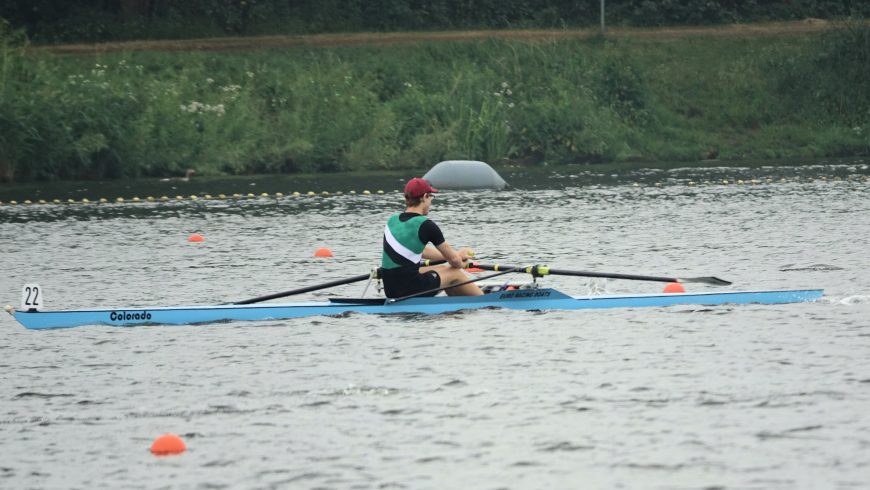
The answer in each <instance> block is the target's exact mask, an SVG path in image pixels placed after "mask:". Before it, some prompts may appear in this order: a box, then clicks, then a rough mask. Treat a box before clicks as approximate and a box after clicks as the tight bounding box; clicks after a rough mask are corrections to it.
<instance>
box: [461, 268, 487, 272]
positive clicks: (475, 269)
mask: <svg viewBox="0 0 870 490" xmlns="http://www.w3.org/2000/svg"><path fill="white" fill-rule="evenodd" d="M465 271H466V272H483V269H481V268H480V267H469V268H467V269H465Z"/></svg>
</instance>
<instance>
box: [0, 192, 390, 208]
mask: <svg viewBox="0 0 870 490" xmlns="http://www.w3.org/2000/svg"><path fill="white" fill-rule="evenodd" d="M395 192H401V191H399V190H396V191H395ZM383 194H386V193H385V192H384V191H383V190H378V191H374V192H373V191H369V190H364V191H361V192H356V191H350V192H347V193H344V192H342V191H337V192H329V191H321V192H313V191H309V192H307V193H301V192H293V193H290V194H287V195H285V194H284V193H283V192H275V193H273V194H269V193H268V192H261V193H259V194H254V193H252V192H249V193H246V194H241V193H235V194H217V195H211V194H198V195H197V194H191V195H188V196H182V195H176V196H159V197H155V196H147V197H144V198H140V197H138V196H133V197H116V198H115V199H114V200H110V199H106V198H105V197H101V198H100V199H95V200H90V199H88V198H82V199H81V200H75V199H51V200H48V199H37V200H31V199H27V200H24V201H20V202H19V201H15V200H12V201H5V202H4V201H0V205H7V206H14V205H22V204H109V203H117V204H137V203H166V202H178V201H232V200H252V199H281V198H284V197H332V196H344V195H350V196H370V195H383Z"/></svg>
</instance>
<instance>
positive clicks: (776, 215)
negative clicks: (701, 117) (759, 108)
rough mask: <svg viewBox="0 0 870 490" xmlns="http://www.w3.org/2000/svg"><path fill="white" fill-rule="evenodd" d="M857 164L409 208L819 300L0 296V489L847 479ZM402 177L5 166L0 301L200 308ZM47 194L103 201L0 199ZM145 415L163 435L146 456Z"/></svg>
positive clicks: (343, 231)
mask: <svg viewBox="0 0 870 490" xmlns="http://www.w3.org/2000/svg"><path fill="white" fill-rule="evenodd" d="M868 165H870V160H868V159H860V158H859V159H850V160H846V161H835V162H814V164H812V165H799V166H792V165H788V164H778V165H769V166H765V165H752V166H735V165H729V166H726V165H723V166H707V167H703V168H683V167H680V166H678V165H673V166H668V167H665V168H653V169H641V170H630V169H626V168H610V167H554V168H547V169H539V170H534V171H533V170H527V169H519V168H515V169H508V170H506V171H504V172H503V176H504V177H505V179H506V180H507V181H508V182H509V183H510V184H511V187H510V188H508V189H507V190H503V191H498V192H493V191H445V192H442V193H439V194H438V195H437V196H436V198H435V201H434V204H433V210H432V212H431V214H430V217H431V218H432V219H434V220H435V221H436V222H437V223H438V224H439V225H441V227H442V228H443V229H444V230H445V235H446V237H447V239H448V240H449V241H450V242H451V243H453V244H454V245H457V246H459V245H467V246H472V247H473V248H474V249H475V250H476V251H477V252H478V254H479V256H480V257H481V258H482V259H486V261H488V262H505V263H545V264H549V265H550V266H552V267H559V268H566V269H571V268H574V269H582V270H597V271H602V272H622V273H633V274H650V275H674V276H683V277H688V276H706V275H713V276H718V277H722V278H724V279H728V280H731V281H733V282H734V285H733V286H730V287H727V288H724V289H767V288H771V289H776V288H824V289H825V296H824V298H823V299H822V300H820V301H818V302H815V303H807V304H791V305H777V306H758V305H749V306H719V307H697V306H695V307H670V308H640V309H618V310H598V311H568V312H565V311H545V312H517V311H499V310H480V311H471V312H460V313H455V314H445V315H435V316H420V315H410V316H391V317H379V316H365V315H358V314H351V315H348V316H343V317H317V318H306V319H298V320H288V321H266V322H253V323H246V322H236V323H226V324H220V325H211V326H204V325H201V326H183V327H167V326H149V327H136V328H112V327H100V326H92V327H80V328H73V329H60V330H48V331H29V330H26V329H24V328H23V327H21V326H20V325H18V324H17V323H16V322H14V320H13V319H12V317H11V316H9V315H6V314H5V313H4V314H2V316H0V318H2V319H0V380H2V389H0V453H2V457H0V487H2V488H22V489H24V488H40V489H42V488H57V489H70V488H113V489H114V488H209V489H215V488H233V489H235V488H336V489H345V488H358V489H367V488H371V489H376V488H412V489H443V488H463V489H497V488H505V489H539V488H565V489H570V488H593V489H597V488H600V489H612V488H639V489H653V488H654V489H688V488H695V489H713V488H740V489H756V488H757V489H789V490H792V489H802V488H804V489H816V488H844V489H846V488H849V489H851V488H866V485H867V482H868V481H870V417H868V416H867V413H868V412H870V254H868V250H870V182H868V176H870V167H868ZM406 177H409V175H400V176H395V175H386V174H385V175H382V176H372V177H359V176H357V177H350V178H348V177H346V176H345V177H341V176H338V177H318V178H317V179H314V180H309V181H305V182H300V181H298V180H293V178H292V177H287V178H247V179H246V178H235V179H226V180H225V181H219V180H204V181H198V182H193V181H191V182H189V183H182V182H163V183H160V182H157V181H153V182H147V183H135V182H134V183H108V184H87V185H85V184H81V183H73V184H57V185H55V186H41V187H30V188H28V187H26V186H23V187H18V188H15V189H10V188H6V189H4V190H3V192H5V193H6V194H5V195H0V199H2V200H3V201H4V203H3V204H2V205H0V253H2V257H3V260H2V264H3V274H2V276H0V301H2V304H6V303H8V304H12V305H16V306H17V304H18V302H19V297H20V291H21V287H22V285H23V284H25V283H38V284H40V285H41V286H42V287H43V289H44V291H45V302H46V304H47V308H48V309H52V308H54V309H67V308H83V307H116V306H127V307H136V306H143V307H144V306H155V305H162V306H166V305H176V304H214V303H222V302H229V301H234V300H242V299H246V298H250V297H254V296H259V295H263V294H269V293H273V292H277V291H283V290H287V289H292V288H294V287H299V286H304V285H309V284H312V283H317V282H326V281H329V280H333V279H339V278H343V277H348V276H354V275H357V274H361V273H365V272H367V271H368V270H370V268H372V267H375V266H376V265H377V264H378V261H379V258H380V249H379V246H380V241H381V236H382V228H383V223H384V221H385V220H386V218H387V217H388V216H389V215H390V214H391V213H393V212H396V211H397V210H399V209H400V208H401V195H400V194H398V193H396V188H398V187H399V185H400V179H404V178H406ZM219 184H220V185H219ZM100 185H102V187H99V186H100ZM161 186H163V187H161ZM195 186H200V187H195ZM202 186H206V187H208V186H211V188H205V187H202ZM97 187H99V188H97ZM173 187H175V189H173ZM246 190H247V192H245V191H246ZM365 190H368V191H370V193H369V194H364V193H363V191H365ZM378 190H383V191H384V193H383V194H379V193H378ZM294 191H298V192H301V193H302V194H303V195H301V196H293V195H292V192H294ZM308 191H311V192H315V193H316V194H318V195H316V196H310V197H308V196H305V195H304V194H305V193H307V192H308ZM351 191H354V192H355V194H350V192H351ZM16 192H17V193H18V194H17V195H12V194H14V193H16ZM263 192H266V193H268V194H269V196H268V197H255V198H248V199H244V198H239V199H205V198H204V196H205V194H206V193H211V194H213V195H217V194H218V193H227V194H230V195H231V194H233V193H240V194H247V193H252V194H254V195H255V196H258V195H259V194H261V193H263ZM276 192H282V193H283V194H284V195H283V196H280V197H275V195H274V194H275V193H276ZM322 192H329V193H330V195H328V196H326V195H321V193H322ZM337 192H342V194H341V195H336V194H337ZM163 194H166V195H167V196H168V197H169V198H170V201H169V202H154V203H148V202H140V203H131V202H130V199H131V198H132V197H134V196H135V197H140V198H141V199H142V200H144V199H145V198H146V196H148V195H153V196H157V197H158V200H159V195H163ZM176 194H177V195H182V196H183V197H186V198H185V199H183V200H176V199H175V198H174V196H175V195H176ZM191 194H192V195H197V196H198V197H199V199H197V200H191V199H190V198H189V197H187V196H189V195H191ZM10 195H11V196H12V197H10ZM4 196H5V197H4ZM27 196H30V197H27ZM54 196H59V197H61V198H62V199H64V200H65V199H67V198H74V199H76V200H79V201H80V200H81V198H82V197H87V196H89V197H88V199H90V200H91V201H93V200H97V199H99V198H100V197H105V198H107V200H108V201H109V202H108V203H105V204H93V203H92V204H30V205H25V204H17V205H10V204H8V202H9V201H10V200H11V199H17V200H20V201H23V200H24V199H31V200H32V201H33V202H36V200H38V199H46V200H49V201H50V199H51V198H52V197H54ZM122 196H123V197H124V198H125V202H123V203H118V202H115V198H116V197H122ZM192 233H200V234H201V235H202V236H203V237H204V238H205V241H203V242H201V243H191V242H188V241H187V238H188V236H189V235H190V234H192ZM318 247H329V248H331V249H332V251H333V253H334V255H335V256H334V257H333V258H330V259H319V258H314V257H313V252H314V250H315V249H316V248H318ZM542 281H544V282H545V283H546V284H547V285H549V286H552V287H555V288H557V289H559V290H562V291H564V292H566V293H569V294H586V293H588V292H591V291H602V290H603V291H606V292H610V293H620V292H629V293H636V292H658V291H660V290H661V287H662V285H661V284H659V283H646V282H636V281H607V282H604V281H600V280H599V281H587V280H585V279H582V278H576V277H548V278H545V279H542ZM688 286H690V287H689V290H690V291H702V290H710V289H713V287H711V286H705V285H701V284H690V285H688ZM362 288H363V285H362V284H353V285H348V286H343V287H339V288H336V289H334V290H329V291H324V292H319V293H311V294H309V295H306V296H305V297H307V298H323V297H325V296H326V295H330V294H335V295H341V296H353V295H359V294H360V293H361V292H362ZM164 432H173V433H176V434H179V435H180V436H181V437H182V438H183V439H184V440H185V441H186V443H187V446H188V450H187V451H186V452H185V453H184V454H181V455H177V456H166V457H156V456H153V455H152V454H151V453H150V452H149V450H148V449H149V447H150V445H151V442H152V441H153V440H154V438H155V437H157V436H158V435H160V434H162V433H164Z"/></svg>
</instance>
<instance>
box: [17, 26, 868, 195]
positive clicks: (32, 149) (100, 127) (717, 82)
mask: <svg viewBox="0 0 870 490" xmlns="http://www.w3.org/2000/svg"><path fill="white" fill-rule="evenodd" d="M868 70H870V28H868V27H867V26H866V25H864V24H857V23H855V24H847V25H845V26H843V27H842V28H840V29H836V30H832V31H829V32H825V33H823V34H820V35H801V36H779V37H751V38H739V37H735V38H721V37H717V38H712V37H703V36H701V37H695V38H682V39H667V38H664V39H652V38H644V39H625V38H620V39H618V40H608V41H603V40H600V39H591V40H577V39H575V40H559V41H555V40H539V41H528V40H525V41H510V40H498V41H492V40H490V41H468V42H437V43H436V42H427V43H419V44H409V45H396V46H350V47H332V48H316V49H310V48H297V49H290V50H264V51H252V52H245V53H202V52H164V53H148V52H137V53H129V52H128V53H123V52H121V53H102V54H100V53H98V54H90V55H76V56H59V55H52V54H47V53H45V52H35V51H33V50H27V49H25V48H24V47H22V44H21V43H20V41H19V40H17V39H15V36H14V33H10V32H8V31H7V32H6V33H4V34H3V36H2V44H0V178H2V179H3V180H7V181H9V180H16V181H27V180H38V179H72V178H114V177H140V176H163V175H178V174H183V173H184V171H185V170H186V169H188V168H193V169H196V170H197V172H199V173H200V174H223V173H228V174H237V173H284V172H324V171H339V170H341V171H344V170H369V169H396V168H406V167H425V166H428V165H431V164H432V163H435V162H437V161H440V160H444V159H450V158H460V159H479V160H485V161H488V162H490V163H495V164H498V163H504V162H521V163H525V164H532V165H535V164H543V163H545V162H546V163H549V164H559V163H578V162H589V163H595V162H608V161H632V160H679V161H694V160H698V159H702V158H714V157H718V158H722V159H744V158H752V159H755V158H781V157H817V156H845V155H855V154H867V153H870V82H868V77H867V73H868Z"/></svg>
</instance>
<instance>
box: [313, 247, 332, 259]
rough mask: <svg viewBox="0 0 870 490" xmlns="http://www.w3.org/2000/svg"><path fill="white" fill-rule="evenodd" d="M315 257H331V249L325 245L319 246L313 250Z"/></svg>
mask: <svg viewBox="0 0 870 490" xmlns="http://www.w3.org/2000/svg"><path fill="white" fill-rule="evenodd" d="M314 256H315V257H332V250H330V249H328V248H326V247H320V248H318V249H317V250H315V251H314Z"/></svg>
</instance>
